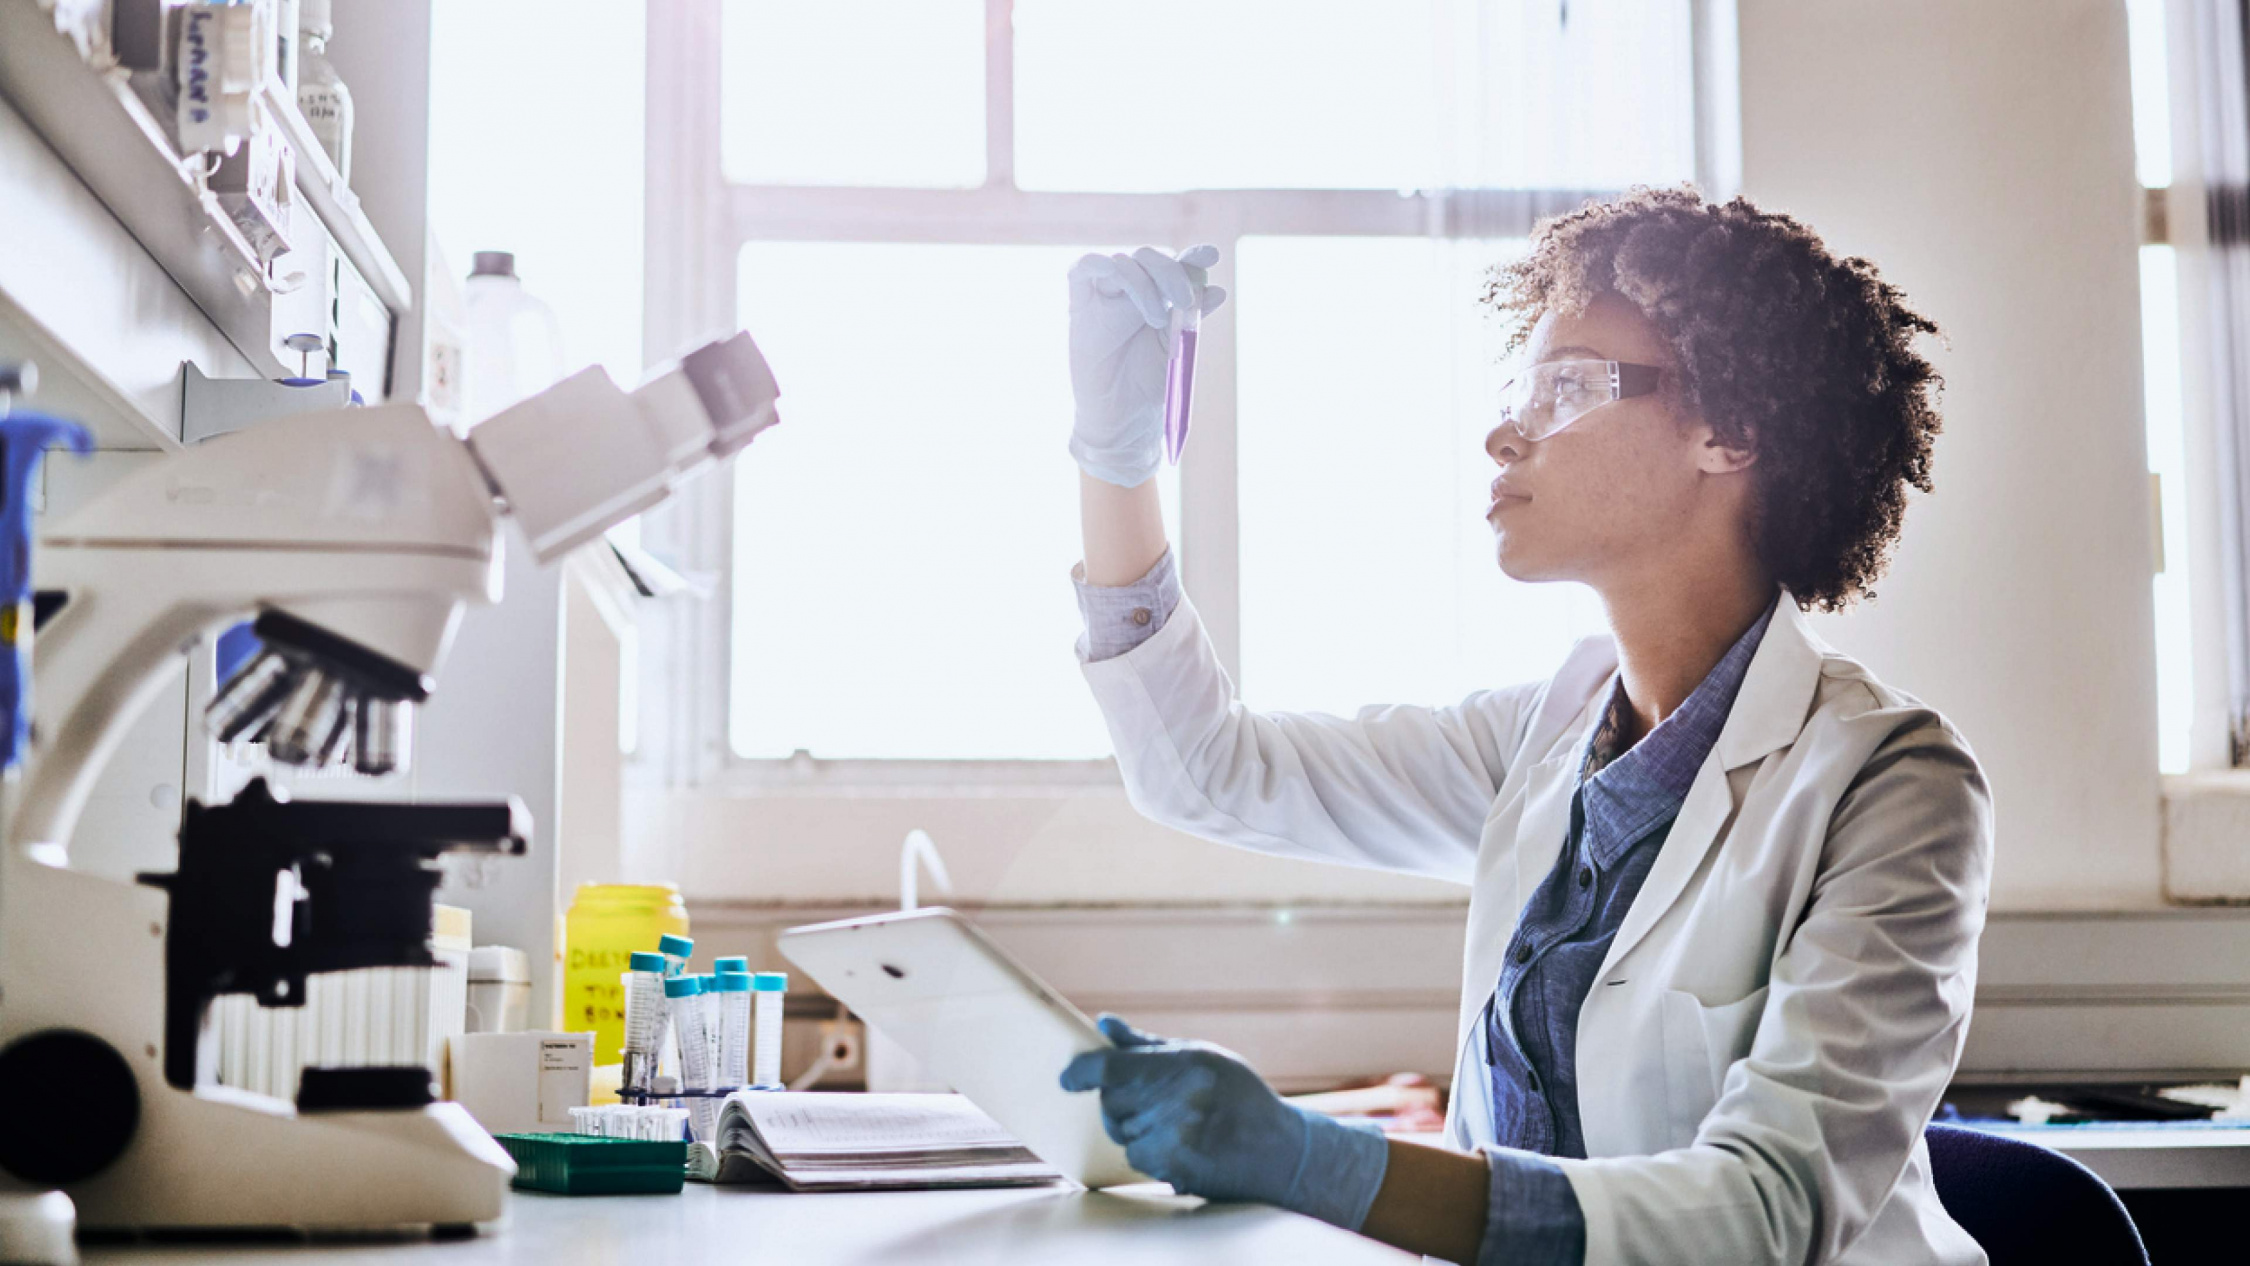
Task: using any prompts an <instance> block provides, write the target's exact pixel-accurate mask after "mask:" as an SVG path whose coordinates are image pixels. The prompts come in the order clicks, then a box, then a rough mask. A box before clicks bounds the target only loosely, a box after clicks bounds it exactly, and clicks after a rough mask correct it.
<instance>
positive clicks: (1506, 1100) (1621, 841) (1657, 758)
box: [1478, 607, 1773, 1266]
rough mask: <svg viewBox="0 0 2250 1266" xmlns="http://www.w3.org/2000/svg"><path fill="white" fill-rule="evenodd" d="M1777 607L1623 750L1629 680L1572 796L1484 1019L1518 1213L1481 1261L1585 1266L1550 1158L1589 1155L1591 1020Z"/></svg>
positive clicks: (1564, 1182)
mask: <svg viewBox="0 0 2250 1266" xmlns="http://www.w3.org/2000/svg"><path fill="white" fill-rule="evenodd" d="M1772 618H1773V608H1771V607H1768V608H1767V609H1766V613H1765V614H1764V615H1762V616H1760V617H1758V620H1757V622H1756V623H1754V624H1752V625H1751V626H1750V627H1749V629H1748V630H1746V631H1745V632H1744V633H1743V634H1742V636H1741V637H1739V638H1737V639H1735V643H1734V645H1733V646H1732V647H1729V648H1728V650H1727V653H1726V654H1725V655H1723V656H1721V657H1720V659H1719V662H1718V664H1717V665H1716V666H1714V667H1713V668H1712V669H1711V671H1710V673H1709V674H1708V675H1706V676H1705V677H1704V679H1703V681H1702V684H1700V685H1698V686H1697V687H1696V688H1695V690H1694V691H1693V692H1692V693H1690V694H1689V695H1688V697H1687V699H1686V701H1684V702H1683V703H1681V705H1680V707H1679V708H1678V710H1676V711H1674V712H1673V713H1672V715H1670V716H1668V717H1666V718H1664V720H1663V721H1661V722H1659V723H1658V724H1657V726H1656V728H1655V729H1653V730H1651V731H1649V733H1648V735H1647V736H1646V737H1645V738H1643V739H1642V740H1641V741H1640V742H1639V743H1636V744H1634V745H1633V746H1631V747H1629V748H1625V749H1624V750H1622V751H1620V750H1619V744H1618V741H1617V740H1618V734H1619V730H1620V726H1619V720H1620V714H1621V712H1622V710H1623V709H1624V708H1625V706H1626V703H1625V692H1624V684H1623V682H1619V683H1618V684H1617V685H1615V686H1613V687H1612V688H1611V691H1610V696H1609V703H1608V705H1607V707H1606V708H1605V709H1604V711H1603V713H1602V723H1601V724H1600V725H1599V726H1596V727H1595V729H1594V733H1593V734H1592V735H1590V736H1589V737H1588V739H1587V741H1586V750H1585V753H1584V755H1583V756H1582V757H1581V758H1580V762H1579V768H1578V779H1579V781H1578V790H1577V792H1576V793H1575V794H1574V795H1573V796H1572V797H1571V805H1570V836H1569V838H1568V839H1567V840H1565V841H1564V844H1563V850H1562V853H1561V854H1560V855H1559V856H1558V857H1556V859H1555V865H1554V869H1552V870H1550V871H1548V872H1547V877H1546V878H1545V879H1544V880H1542V881H1541V882H1540V884H1539V887H1538V888H1536V889H1534V890H1533V891H1532V894H1531V899H1530V900H1528V901H1526V902H1525V903H1524V907H1523V914H1522V915H1521V916H1520V917H1519V918H1518V919H1517V921H1516V931H1515V935H1514V936H1512V937H1510V938H1509V941H1508V949H1507V954H1506V956H1505V957H1504V958H1503V959H1502V960H1501V964H1502V965H1501V968H1500V982H1499V984H1498V986H1497V987H1496V988H1494V990H1493V995H1492V999H1491V1000H1490V1001H1488V1002H1487V1003H1486V1004H1485V1010H1484V1058H1485V1069H1486V1074H1487V1075H1488V1076H1489V1077H1490V1078H1491V1080H1492V1103H1493V1112H1492V1115H1493V1131H1494V1138H1495V1139H1496V1140H1497V1141H1498V1144H1499V1146H1498V1147H1496V1148H1495V1149H1493V1150H1491V1151H1489V1152H1488V1153H1487V1156H1488V1158H1489V1160H1490V1162H1491V1164H1492V1200H1493V1202H1494V1203H1493V1206H1492V1207H1493V1209H1494V1211H1495V1212H1497V1210H1498V1208H1499V1202H1500V1201H1502V1200H1503V1199H1505V1200H1507V1201H1508V1202H1509V1203H1510V1204H1512V1205H1513V1206H1514V1208H1515V1210H1516V1212H1515V1213H1514V1214H1512V1215H1511V1221H1512V1223H1513V1226H1512V1227H1511V1228H1510V1233H1509V1234H1508V1237H1507V1239H1506V1240H1505V1241H1504V1245H1502V1244H1495V1242H1494V1239H1493V1236H1492V1234H1491V1232H1490V1230H1488V1231H1487V1233H1486V1236H1485V1244H1484V1249H1483V1251H1482V1252H1481V1253H1480V1254H1479V1255H1478V1256H1479V1260H1480V1261H1491V1260H1499V1259H1500V1258H1501V1257H1503V1256H1504V1257H1506V1258H1507V1259H1508V1260H1510V1261H1515V1262H1529V1263H1541V1264H1544V1263H1550V1262H1552V1263H1559V1264H1566V1266H1576V1264H1577V1263H1579V1262H1581V1261H1583V1260H1584V1259H1585V1255H1586V1224H1585V1219H1584V1217H1583V1215H1582V1214H1581V1212H1580V1210H1579V1208H1578V1199H1577V1197H1576V1196H1575V1195H1574V1194H1573V1193H1572V1192H1571V1188H1570V1180H1569V1179H1568V1178H1566V1177H1564V1176H1563V1173H1562V1170H1561V1168H1560V1167H1558V1166H1556V1165H1555V1164H1554V1163H1553V1162H1552V1161H1549V1160H1547V1159H1545V1158H1546V1157H1548V1156H1571V1157H1582V1156H1584V1155H1585V1154H1586V1136H1585V1134H1584V1132H1583V1130H1582V1129H1581V1128H1580V1125H1579V1118H1578V1058H1577V1056H1578V1011H1579V1008H1580V1007H1581V1006H1582V1005H1583V1004H1584V1003H1585V1001H1586V995H1587V993H1588V992H1589V991H1591V990H1592V989H1593V988H1594V987H1595V982H1594V978H1595V976H1596V974H1597V973H1599V972H1600V971H1601V965H1602V959H1603V958H1604V957H1606V956H1607V955H1608V954H1609V945H1610V942H1611V941H1613V940H1615V939H1616V938H1617V929H1618V928H1619V926H1621V925H1622V924H1623V923H1624V922H1625V912H1626V911H1627V910H1629V909H1631V908H1632V905H1633V898H1634V897H1635V896H1637V895H1639V893H1640V890H1641V881H1642V880H1644V879H1646V878H1648V872H1649V868H1650V867H1651V866H1653V865H1654V864H1655V863H1656V855H1657V853H1658V852H1659V851H1660V850H1661V849H1662V848H1663V847H1664V839H1665V836H1667V835H1668V834H1669V833H1670V832H1671V829H1672V820H1673V819H1674V818H1675V817H1677V816H1678V815H1679V812H1680V804H1681V802H1682V801H1684V800H1686V799H1687V793H1688V787H1689V785H1690V784H1692V783H1693V782H1694V781H1695V772H1696V770H1698V769H1700V768H1702V765H1703V761H1704V759H1705V758H1706V757H1708V756H1709V755H1710V754H1711V748H1712V746H1713V745H1714V744H1716V743H1717V742H1718V741H1719V731H1720V730H1721V729H1722V728H1724V727H1725V725H1726V720H1727V713H1728V712H1729V711H1730V710H1731V709H1732V708H1733V707H1734V696H1735V693H1736V692H1737V691H1738V690H1740V689H1741V687H1742V678H1743V674H1745V673H1746V672H1748V671H1749V668H1750V658H1751V656H1752V655H1754V654H1756V653H1757V650H1758V643H1759V641H1761V640H1762V639H1763V638H1764V636H1765V632H1766V625H1767V623H1768V622H1769V621H1771V620H1772Z"/></svg>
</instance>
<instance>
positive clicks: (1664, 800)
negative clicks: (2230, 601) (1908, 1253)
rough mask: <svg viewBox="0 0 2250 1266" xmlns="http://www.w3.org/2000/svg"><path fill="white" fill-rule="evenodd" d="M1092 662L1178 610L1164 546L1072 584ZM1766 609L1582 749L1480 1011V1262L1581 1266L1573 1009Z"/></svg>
mask: <svg viewBox="0 0 2250 1266" xmlns="http://www.w3.org/2000/svg"><path fill="white" fill-rule="evenodd" d="M1077 588H1078V602H1079V611H1080V614H1081V615H1083V616H1084V617H1085V621H1086V634H1085V637H1084V638H1083V639H1082V640H1081V642H1080V644H1079V653H1080V654H1081V655H1083V656H1084V657H1085V658H1087V659H1088V660H1100V659H1108V658H1110V657H1111V656H1115V655H1122V654H1124V653H1125V652H1127V651H1129V650H1131V649H1133V648H1134V647H1135V646H1138V645H1140V644H1141V643H1142V642H1143V641H1146V640H1147V639H1148V638H1149V637H1150V636H1152V635H1154V634H1155V632H1156V631H1157V630H1158V629H1159V628H1162V627H1163V624H1164V621H1165V620H1166V619H1167V618H1169V617H1170V615H1171V614H1172V611H1173V609H1174V608H1175V607H1177V606H1178V605H1179V600H1180V583H1179V578H1178V573H1177V571H1176V570H1175V568H1174V564H1173V562H1172V554H1171V552H1170V551H1169V550H1167V551H1166V552H1165V554H1164V556H1163V557H1162V558H1160V559H1158V560H1157V562H1156V564H1155V566H1153V567H1151V568H1150V569H1149V571H1148V574H1147V575H1145V576H1143V577H1142V578H1141V579H1139V580H1137V581H1135V582H1133V583H1132V584H1130V585H1119V586H1114V587H1109V586H1095V585H1088V584H1086V583H1085V582H1084V581H1083V580H1079V581H1078V583H1077ZM1772 618H1773V608H1772V607H1768V608H1767V609H1766V613H1765V614H1764V615H1762V616H1760V617H1758V620H1757V622H1756V623H1754V624H1752V625H1751V626H1750V628H1749V629H1748V630H1746V631H1745V632H1744V633H1743V634H1742V636H1741V637H1740V638H1737V639H1736V640H1735V643H1734V645H1733V646H1732V647H1730V648H1729V649H1728V650H1727V653H1726V654H1725V655H1724V656H1722V657H1721V658H1720V660H1719V662H1718V664H1717V665H1716V666H1714V667H1713V668H1712V669H1711V672H1710V673H1709V674H1708V675H1707V676H1705V677H1704V679H1703V682H1702V684H1700V685H1698V686H1697V687H1696V688H1695V690H1694V691H1693V692H1692V693H1690V694H1689V695H1688V697H1687V699H1686V701H1684V702H1683V703H1682V704H1681V705H1680V707H1679V709H1678V710H1677V711H1675V712H1674V713H1673V714H1672V715H1671V716H1668V717H1666V718H1665V719H1664V720H1663V721H1662V722H1660V723H1658V725H1657V727H1656V728H1655V729H1653V730H1651V731H1649V733H1648V735H1647V736H1646V737H1645V738H1643V739H1642V740H1641V741H1640V742H1639V743H1636V744H1634V745H1632V746H1631V747H1627V748H1622V749H1621V748H1620V745H1619V743H1618V736H1619V733H1620V726H1619V724H1618V722H1619V716H1620V711H1621V709H1623V708H1624V707H1625V694H1624V686H1623V683H1622V682H1620V683H1618V684H1617V685H1615V686H1613V687H1612V689H1611V691H1610V696H1609V700H1608V703H1607V705H1606V706H1605V708H1604V710H1603V713H1602V723H1601V724H1600V725H1598V726H1596V727H1595V730H1594V733H1593V734H1592V735H1590V736H1589V737H1588V739H1587V742H1586V748H1585V752H1584V754H1583V756H1582V757H1581V758H1580V762H1579V771H1578V779H1579V782H1578V790H1577V792H1576V793H1575V794H1574V795H1573V796H1572V798H1571V810H1570V836H1569V838H1568V840H1566V841H1565V843H1564V847H1563V850H1562V853H1561V855H1560V856H1558V857H1557V858H1556V859H1555V865H1554V869H1552V870H1550V871H1549V872H1548V873H1547V877H1546V879H1544V880H1543V881H1541V883H1540V885H1539V887H1538V888H1537V889H1536V890H1534V891H1533V893H1532V895H1531V899H1530V900H1529V901H1527V902H1525V903H1524V909H1523V913H1522V915H1521V916H1520V917H1519V918H1518V920H1517V924H1516V931H1515V935H1514V936H1513V937H1511V938H1510V939H1509V942H1508V951H1507V956H1506V958H1505V959H1504V960H1503V966H1502V967H1501V969H1500V981H1499V984H1498V985H1497V986H1496V987H1495V988H1494V990H1493V996H1492V998H1491V1000H1490V1001H1488V1002H1487V1003H1486V1005H1485V1011H1484V1025H1483V1028H1484V1052H1483V1053H1484V1059H1485V1068H1486V1073H1487V1075H1488V1076H1489V1077H1490V1078H1491V1080H1492V1101H1493V1105H1494V1106H1493V1117H1494V1121H1493V1126H1494V1137H1495V1138H1496V1139H1498V1141H1499V1145H1498V1146H1497V1147H1494V1148H1491V1149H1488V1151H1487V1152H1486V1156H1487V1158H1488V1160H1489V1162H1490V1164H1491V1166H1492V1183H1491V1188H1490V1193H1489V1198H1488V1203H1487V1206H1486V1212H1485V1234H1484V1243H1483V1244H1482V1245H1481V1246H1480V1247H1479V1249H1478V1253H1477V1260H1478V1262H1479V1263H1498V1262H1502V1261H1507V1262H1512V1263H1524V1264H1528V1266H1548V1264H1550V1263H1552V1264H1554V1266H1579V1263H1581V1262H1583V1261H1584V1259H1585V1255H1586V1221H1585V1215H1584V1213H1583V1212H1582V1211H1581V1210H1580V1209H1579V1207H1578V1197H1577V1194H1576V1193H1575V1192H1573V1191H1572V1190H1571V1186H1570V1180H1569V1178H1567V1177H1565V1176H1564V1174H1563V1172H1562V1169H1561V1167H1560V1166H1558V1165H1556V1164H1555V1163H1554V1162H1553V1161H1551V1160H1549V1159H1547V1158H1548V1157H1550V1156H1571V1157H1582V1156H1584V1155H1585V1154H1586V1140H1585V1136H1584V1134H1583V1132H1582V1131H1581V1128H1580V1124H1579V1117H1578V1071H1577V1044H1578V1011H1579V1008H1580V1006H1581V1005H1583V1004H1584V1002H1585V1000H1586V995H1587V993H1588V991H1589V990H1591V989H1592V988H1593V985H1594V977H1595V975H1596V973H1598V972H1599V971H1600V970H1601V963H1602V959H1603V958H1604V957H1605V956H1606V955H1607V954H1608V953H1609V945H1610V942H1611V941H1612V940H1614V939H1616V936H1617V930H1618V928H1619V927H1620V926H1622V925H1623V924H1624V922H1625V912H1626V911H1627V910H1629V909H1630V908H1631V907H1632V904H1633V898H1634V897H1635V896H1636V895H1638V894H1639V892H1640V890H1641V881H1642V880H1644V879H1646V878H1648V872H1649V867H1650V866H1652V865H1654V864H1655V861H1656V855H1657V853H1658V851H1659V850H1660V849H1661V848H1662V847H1663V844H1664V838H1665V836H1666V834H1667V833H1669V832H1670V830H1671V827H1672V820H1673V818H1675V817H1677V816H1678V814H1679V811H1680V804H1681V802H1682V801H1684V800H1686V799H1687V792H1688V787H1689V785H1690V784H1692V783H1693V782H1694V781H1695V773H1696V771H1697V770H1698V769H1700V768H1701V767H1702V765H1703V762H1704V759H1705V758H1706V757H1708V756H1709V755H1710V754H1711V748H1712V747H1713V745H1715V744H1716V743H1717V742H1718V740H1719V731H1720V730H1721V729H1722V728H1724V726H1725V725H1726V719H1727V713H1728V712H1729V711H1731V710H1732V709H1733V707H1734V697H1735V694H1736V693H1737V692H1738V691H1739V690H1740V689H1741V687H1742V678H1743V675H1744V674H1745V673H1747V672H1748V671H1749V669H1750V659H1751V657H1752V656H1753V655H1755V654H1756V653H1757V650H1758V643H1759V642H1760V641H1761V640H1762V639H1763V638H1764V637H1765V632H1766V626H1767V624H1768V623H1769V622H1770V621H1771V620H1772Z"/></svg>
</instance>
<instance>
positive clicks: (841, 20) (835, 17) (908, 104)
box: [720, 0, 984, 188]
mask: <svg viewBox="0 0 2250 1266" xmlns="http://www.w3.org/2000/svg"><path fill="white" fill-rule="evenodd" d="M721 29H722V32H723V34H722V36H721V40H722V52H721V67H722V73H723V84H722V86H721V90H720V99H721V106H720V159H721V164H722V166H723V168H724V170H725V172H726V177H727V179H728V180H731V181H736V182H738V183H743V184H769V185H783V184H786V185H891V186H898V187H938V188H953V187H971V186H975V185H980V184H983V183H984V5H983V3H982V2H981V0H820V2H819V3H817V4H815V3H805V2H804V0H727V2H726V9H725V11H724V19H723V24H722V28H721Z"/></svg>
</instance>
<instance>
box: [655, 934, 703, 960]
mask: <svg viewBox="0 0 2250 1266" xmlns="http://www.w3.org/2000/svg"><path fill="white" fill-rule="evenodd" d="M656 952H657V953H659V954H670V955H673V956H674V957H677V958H686V957H687V956H688V955H690V954H693V953H694V952H695V942H694V941H691V940H689V939H688V938H686V937H684V936H674V935H672V934H671V933H670V932H666V933H665V934H664V935H663V936H661V937H659V938H657V942H656Z"/></svg>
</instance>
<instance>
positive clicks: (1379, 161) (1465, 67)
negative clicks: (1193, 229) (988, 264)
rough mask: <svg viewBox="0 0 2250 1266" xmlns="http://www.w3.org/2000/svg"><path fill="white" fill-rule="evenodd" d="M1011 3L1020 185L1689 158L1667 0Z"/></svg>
mask: <svg viewBox="0 0 2250 1266" xmlns="http://www.w3.org/2000/svg"><path fill="white" fill-rule="evenodd" d="M1566 13H1567V19H1566V18H1565V16H1564V15H1565V14H1566ZM1015 21H1016V43H1015V56H1016V66H1015V69H1016V84H1015V87H1016V113H1015V128H1016V173H1017V183H1018V184H1019V185H1021V186H1023V187H1024V188H1027V189H1095V190H1123V191H1167V190H1180V189H1256V188H1274V189H1300V188H1329V189H1414V188H1440V187H1487V188H1510V187H1514V188H1527V187H1546V188H1578V189H1585V188H1609V187H1618V186H1622V185H1624V184H1626V183H1629V182H1631V181H1635V180H1641V181H1651V182H1664V181H1672V180H1683V179H1687V178H1689V177H1691V176H1692V175H1693V165H1694V162H1693V149H1692V146H1693V135H1692V132H1693V118H1694V110H1693V105H1692V98H1691V95H1690V93H1691V85H1690V82H1689V77H1688V67H1689V64H1690V60H1691V59H1690V58H1689V57H1688V55H1687V48H1688V5H1687V4H1686V3H1684V2H1682V0H1665V2H1663V3H1650V2H1647V0H1572V3H1571V4H1569V5H1568V6H1567V7H1566V6H1562V5H1556V4H1551V3H1549V4H1491V3H1486V2H1482V0H1430V2H1428V3H1423V4H1411V5H1401V4H1397V3H1395V2H1394V0H1299V2H1298V3H1294V4H1290V5H1287V6H1276V5H1274V4H1272V3H1271V2H1270V0H1017V2H1016V6H1015ZM1588 84H1599V85H1600V87H1601V90H1600V91H1598V92H1595V91H1588V90H1586V86H1587V85H1588Z"/></svg>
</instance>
